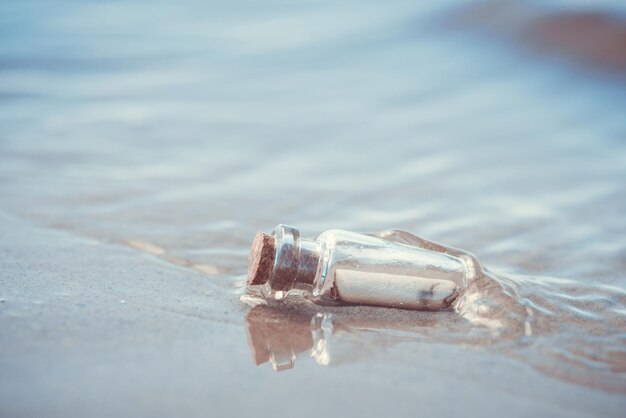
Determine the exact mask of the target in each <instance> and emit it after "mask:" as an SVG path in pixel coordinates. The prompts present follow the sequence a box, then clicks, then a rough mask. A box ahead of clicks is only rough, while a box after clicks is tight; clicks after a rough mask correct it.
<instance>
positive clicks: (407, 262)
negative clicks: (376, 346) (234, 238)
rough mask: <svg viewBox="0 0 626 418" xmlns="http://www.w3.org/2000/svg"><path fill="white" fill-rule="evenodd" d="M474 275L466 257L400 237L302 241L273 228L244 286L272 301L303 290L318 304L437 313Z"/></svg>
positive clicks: (254, 252)
mask: <svg viewBox="0 0 626 418" xmlns="http://www.w3.org/2000/svg"><path fill="white" fill-rule="evenodd" d="M479 274H480V267H479V265H478V262H477V260H476V259H475V258H474V257H473V256H472V255H471V254H468V253H465V252H463V251H459V250H455V249H453V248H448V247H444V246H442V245H439V244H435V243H432V242H430V241H426V240H424V239H422V238H419V237H416V236H415V235H412V234H409V233H407V232H404V231H395V230H393V231H387V232H383V233H381V234H378V235H376V236H374V235H364V234H357V233H353V232H348V231H341V230H330V231H326V232H324V233H322V234H321V235H319V236H318V237H317V238H316V239H305V238H301V237H300V232H299V231H298V229H296V228H293V227H289V226H285V225H278V226H277V227H276V229H275V230H274V232H273V233H272V235H267V234H265V233H262V232H259V233H258V234H257V236H256V237H255V240H254V242H253V244H252V249H251V252H250V264H249V270H248V284H249V285H250V286H257V285H261V290H262V293H263V294H265V295H266V296H273V297H275V298H280V297H281V296H283V295H284V294H285V292H287V291H290V290H292V289H301V290H304V291H306V292H307V293H309V294H310V295H312V296H313V297H314V298H316V299H317V300H322V301H338V302H346V303H353V304H365V305H379V306H390V307H396V308H405V309H425V310H436V309H444V308H446V307H448V306H450V305H451V304H452V302H453V301H454V300H455V299H456V298H457V296H458V295H459V293H460V292H461V291H462V290H463V289H464V288H466V287H467V284H468V282H469V281H470V280H472V279H473V278H474V277H477V276H478V275H479Z"/></svg>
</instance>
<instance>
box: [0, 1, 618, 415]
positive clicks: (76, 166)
mask: <svg viewBox="0 0 626 418" xmlns="http://www.w3.org/2000/svg"><path fill="white" fill-rule="evenodd" d="M472 4H473V3H469V5H468V4H465V3H462V4H456V3H449V4H448V3H446V4H439V5H437V6H425V5H413V4H412V2H402V1H398V2H394V5H393V7H390V5H389V4H387V3H385V4H382V3H379V2H366V3H363V2H359V3H358V4H357V3H350V2H348V3H341V4H335V3H302V4H298V5H295V4H291V3H281V2H275V3H271V4H264V5H260V4H257V3H247V2H235V3H234V2H224V3H211V4H205V2H193V1H190V2H185V3H184V4H177V5H173V4H170V3H168V2H150V3H141V2H137V3H127V2H98V3H92V2H76V3H74V2H37V1H21V2H13V3H9V2H4V3H3V4H2V5H0V202H2V203H1V208H2V211H3V213H5V214H7V215H6V216H13V217H15V218H16V219H20V220H21V221H25V222H27V223H28V224H30V225H35V226H37V227H38V228H44V229H47V228H53V229H57V230H62V231H67V232H69V233H71V234H72V235H74V236H78V237H81V239H83V238H85V239H89V240H94V242H97V243H101V244H103V245H104V244H106V245H108V244H113V246H120V247H128V248H131V249H132V251H134V253H135V254H136V255H137V256H138V257H139V256H144V255H145V256H147V257H148V260H150V263H152V264H154V265H156V266H163V268H164V269H166V268H169V266H172V265H173V266H177V268H180V269H182V272H183V273H182V274H183V276H184V275H185V274H188V275H192V274H200V275H202V282H201V283H202V287H203V288H204V289H206V295H205V296H203V298H202V299H201V301H200V302H198V301H194V303H195V304H194V305H193V306H184V304H183V306H178V305H177V306H176V307H175V308H173V311H174V312H175V313H183V314H185V315H190V316H197V317H200V318H203V319H207V320H209V321H213V323H215V325H214V326H216V327H221V326H223V325H224V324H226V325H229V327H226V328H224V329H222V330H221V331H220V332H221V334H219V338H221V339H223V340H224V342H222V343H220V344H224V345H230V344H233V345H236V346H237V347H238V348H237V349H236V350H234V351H233V352H234V353H240V351H239V350H240V349H242V347H243V348H244V349H245V351H246V352H247V351H248V347H247V346H245V341H244V340H243V339H242V340H241V341H239V340H238V339H237V338H239V337H238V336H243V335H244V334H245V333H246V332H248V334H250V335H251V337H250V347H249V348H250V349H252V351H253V355H254V356H255V357H254V359H255V361H257V362H262V361H269V360H270V356H271V355H274V356H275V357H276V358H274V363H276V364H286V365H287V366H289V367H290V366H292V365H293V364H292V363H293V361H294V360H293V356H294V355H296V353H300V354H299V356H298V357H299V358H298V359H296V364H295V368H294V369H293V370H292V371H287V372H285V374H288V373H295V372H296V370H298V369H299V368H300V367H305V368H306V374H305V375H304V376H305V377H304V378H310V379H321V380H323V379H324V376H320V375H319V374H317V373H318V372H316V371H312V369H311V368H308V367H306V366H305V364H307V361H306V359H304V358H302V357H303V356H304V357H306V356H307V355H313V357H314V358H315V359H316V360H317V362H318V363H319V364H322V365H325V366H327V367H328V368H329V369H332V368H333V367H338V368H341V367H345V366H342V365H344V364H352V363H357V364H358V365H359V367H372V370H379V371H380V369H379V368H381V367H382V368H383V369H384V368H385V367H387V369H389V370H391V369H393V370H396V369H397V368H398V369H402V370H404V368H407V369H410V364H411V356H416V357H417V356H421V355H423V354H424V350H430V348H424V343H427V344H431V347H439V344H443V345H448V346H450V347H453V348H446V349H444V351H445V350H452V349H456V348H459V349H461V351H460V353H463V354H458V352H456V354H455V355H457V356H459V355H460V356H467V361H468V364H473V365H474V367H476V364H477V363H476V362H477V361H478V363H480V362H481V361H483V360H475V359H474V357H473V356H475V355H477V354H476V352H478V353H481V354H480V355H483V354H485V355H486V360H484V361H485V362H486V363H489V362H491V361H502V359H504V361H508V359H511V361H514V362H517V363H516V366H515V367H526V366H528V367H530V368H532V369H533V370H536V371H539V373H541V374H543V375H545V376H547V377H548V378H549V379H554V381H564V382H567V383H568V384H572V385H574V386H575V387H578V386H580V387H584V388H588V389H589V391H596V392H603V393H607V394H617V396H616V397H615V398H611V399H612V402H614V405H623V404H624V397H623V395H624V394H625V393H626V348H625V347H626V344H625V343H626V341H625V340H626V273H625V272H626V222H625V221H624V213H625V212H626V197H625V196H626V181H625V179H626V144H625V142H624V139H625V138H626V118H624V109H625V108H626V107H625V105H626V90H625V88H624V86H625V84H624V83H625V79H624V73H623V68H622V67H620V66H619V63H620V62H621V61H619V60H617V61H615V62H617V64H615V65H613V64H612V63H614V61H609V64H611V65H608V64H607V65H598V66H594V65H589V61H590V59H591V60H592V61H593V59H594V58H597V57H595V56H592V57H591V58H590V57H589V56H587V55H585V54H587V50H586V49H582V50H578V49H576V48H565V47H562V44H561V43H559V42H552V43H547V45H548V46H549V47H546V48H543V49H540V50H537V48H536V47H535V46H536V45H537V44H541V43H542V42H541V38H539V40H538V41H537V39H536V38H533V39H530V41H529V40H528V39H527V38H525V36H526V34H527V33H528V32H529V30H528V28H534V27H540V28H542V27H544V26H542V25H546V24H548V25H549V22H550V20H549V19H548V20H546V19H543V17H545V16H552V15H551V13H555V14H556V15H557V16H558V15H559V14H560V15H567V14H568V13H576V12H577V11H579V10H591V11H593V12H594V13H600V14H603V15H606V16H611V17H615V19H616V20H615V22H614V23H613V24H614V25H616V26H617V29H615V31H616V35H615V37H616V39H617V40H616V41H615V43H616V45H617V46H618V47H619V45H621V44H620V43H619V42H620V39H621V38H619V36H621V35H620V34H621V33H622V32H620V30H622V31H623V28H624V25H623V21H622V20H620V19H621V17H620V16H623V9H621V10H620V9H618V5H615V4H612V3H603V4H602V5H598V6H594V8H593V9H590V8H591V7H592V6H590V5H587V4H585V3H584V2H583V3H580V4H577V5H576V8H573V7H572V8H570V9H568V8H567V7H566V6H564V5H560V4H558V3H549V4H547V5H537V6H533V8H532V9H530V10H531V11H532V13H527V14H525V15H524V16H527V20H524V19H521V20H520V21H517V20H516V24H517V25H520V26H521V27H522V28H526V30H522V31H508V30H503V29H502V27H501V26H498V25H490V26H488V27H487V26H484V25H483V24H484V22H483V21H482V20H481V19H467V20H464V19H459V16H461V17H463V16H465V14H466V13H467V10H468V8H469V10H473V9H472V7H473V6H472ZM506 4H515V3H506ZM487 5H488V6H489V4H487ZM483 7H485V5H484V4H483ZM478 10H481V9H478ZM505 11H506V9H505ZM503 13H504V12H503ZM504 15H505V16H506V13H504ZM505 21H506V20H505ZM459 22H462V23H459ZM481 22H482V23H481ZM537 22H540V24H539V26H536V25H537V24H538V23H537ZM546 22H547V23H546ZM565 22H566V23H567V22H568V20H567V19H565ZM575 23H576V24H584V23H585V22H584V21H583V22H582V23H581V22H580V21H578V20H576V21H575ZM620 25H622V26H620ZM504 27H505V28H506V27H507V26H506V25H504ZM516 27H519V26H516ZM615 31H614V32H615ZM549 33H550V34H551V33H552V32H549ZM603 33H604V32H603ZM612 33H613V32H611V31H607V32H606V33H604V35H603V36H606V37H607V38H606V39H605V38H602V40H603V42H609V44H610V42H612V41H611V39H613V38H611V36H613V35H611V34H612ZM540 34H541V33H540ZM540 34H539V35H540ZM607 39H608V40H607ZM529 45H530V46H529ZM607 45H608V44H607ZM611 51H613V50H611ZM619 51H620V49H619V48H618V49H617V52H615V51H613V52H611V54H613V55H615V54H617V55H618V57H619V56H620V55H619V54H620V52H619ZM621 53H622V54H623V51H622V52H621ZM621 56H623V55H621ZM581 57H582V58H581ZM598 60H599V58H598V59H597V60H596V61H598ZM596 61H594V62H596ZM603 63H604V61H602V62H601V64H603ZM278 223H287V224H293V225H296V226H298V227H300V228H301V230H302V231H303V233H304V234H306V235H311V236H313V235H316V234H317V233H319V232H321V231H323V230H325V229H329V228H342V229H348V230H355V231H374V230H381V229H386V228H401V229H405V230H409V231H412V232H415V233H417V234H419V235H421V236H424V237H427V238H429V239H432V240H435V241H439V242H442V243H445V244H448V245H451V246H455V247H459V248H463V249H466V250H469V251H471V252H473V253H475V254H476V255H477V256H478V257H479V258H480V260H481V261H482V262H483V264H484V265H485V266H487V268H489V270H490V272H491V274H490V276H489V277H487V278H485V279H484V280H482V281H480V282H478V283H476V284H475V286H473V287H472V288H471V289H469V290H468V292H467V293H466V295H465V296H464V297H465V298H466V300H465V302H466V303H465V304H464V306H463V308H460V309H459V313H455V312H444V313H420V312H403V311H396V310H381V309H375V308H363V307H350V308H344V309H337V308H329V307H320V306H315V305H309V304H307V303H297V302H287V303H286V304H282V305H279V306H275V305H274V304H270V305H263V304H261V305H259V306H256V307H254V308H252V309H250V308H249V307H248V305H246V304H245V303H241V302H240V301H239V298H240V297H241V295H242V294H243V293H244V289H243V282H244V280H245V278H244V277H243V276H244V275H245V272H246V264H247V253H248V249H249V245H250V241H251V240H252V238H253V236H254V233H255V232H256V231H257V230H259V229H262V230H266V231H267V230H271V228H273V227H274V226H275V225H276V224H278ZM7 239H9V241H7V242H10V237H9V238H7ZM120 263H122V261H121V260H120ZM120 265H122V264H120ZM155 268H161V267H155ZM140 271H141V270H140ZM150 274H151V273H149V272H148V271H147V270H146V271H145V276H142V275H141V274H140V275H139V276H141V277H143V278H142V280H143V281H144V282H146V281H147V282H150V280H151V279H150V277H152V276H151V275H150ZM96 280H98V279H96ZM102 280H104V278H103V279H102ZM128 286H129V287H128V289H129V290H128V294H127V295H126V296H124V298H125V299H124V301H127V300H128V301H129V302H130V303H131V304H132V303H133V302H134V303H137V304H143V305H142V306H144V305H145V306H155V307H157V306H159V303H160V302H159V301H156V300H134V301H133V295H135V294H134V293H133V290H132V283H130V284H128ZM142 286H143V284H142ZM165 291H167V289H165ZM4 292H5V294H6V295H8V296H4V298H5V299H6V300H7V301H8V302H10V300H11V297H12V296H11V293H10V292H9V291H7V290H5V291H4ZM224 299H226V300H224ZM161 308H162V307H161ZM7 309H8V308H7ZM16 309H17V308H16ZM168 309H169V308H168ZM18 311H19V309H18V310H14V311H12V310H11V309H9V310H8V312H9V313H10V312H18ZM19 312H21V311H19ZM5 318H9V319H10V318H11V316H10V315H9V316H5ZM230 325H232V326H230ZM244 328H247V330H246V329H244ZM255 335H256V337H255ZM314 337H315V338H314ZM255 338H260V341H262V345H263V347H262V349H260V350H259V347H257V346H255ZM268 338H269V339H270V340H271V341H273V342H272V343H271V344H269V345H267V341H266V339H268ZM294 339H295V340H294ZM7 344H8V345H9V346H10V342H5V345H7ZM312 344H315V346H312ZM398 346H402V349H401V351H400V352H397V351H396V348H395V347H398ZM268 347H269V348H268ZM272 347H273V348H272ZM433 349H434V348H433ZM394 353H395V354H394ZM237 355H238V354H237ZM157 357H158V356H157ZM278 357H280V358H278ZM382 357H384V361H383V360H381V358H382ZM239 360H240V361H241V362H243V363H244V364H245V365H246V366H245V367H250V368H252V367H254V362H253V361H252V360H250V358H249V353H247V354H246V356H245V357H242V358H240V359H239ZM381 361H382V362H383V363H382V364H386V365H387V366H381V365H380V364H381ZM438 364H439V363H437V362H435V365H434V366H433V369H432V374H431V377H432V375H435V376H436V375H437V373H441V374H448V373H450V370H448V369H446V367H444V366H440V365H438ZM387 369H385V370H387ZM359 370H360V371H357V372H355V378H354V379H355V382H354V384H357V383H358V380H359V379H362V378H363V376H366V375H367V374H366V372H364V371H363V369H359ZM507 370H508V369H507ZM215 373H216V375H217V376H219V378H220V379H227V380H228V379H234V378H232V377H228V376H229V375H228V373H227V372H225V371H221V372H220V371H219V370H217V369H216V370H215ZM265 373H271V369H268V370H263V377H259V376H260V375H258V374H257V375H255V376H256V377H254V378H252V377H251V379H258V380H254V381H255V382H256V381H258V382H262V381H266V379H269V378H268V377H267V376H265ZM381 373H383V372H381ZM503 373H504V377H500V379H505V380H506V379H507V377H510V378H511V379H514V378H515V375H513V374H512V372H511V376H508V373H509V372H508V371H505V372H503ZM299 376H300V377H299V378H300V379H302V378H303V377H302V376H303V375H299ZM408 378H409V377H405V379H408ZM398 379H399V381H400V382H402V381H403V378H402V377H399V378H398ZM234 380H236V379H234ZM444 380H445V379H444ZM444 380H442V381H444ZM514 386H515V385H512V387H511V389H510V391H509V392H510V393H512V394H513V395H515V393H516V392H515V391H516V389H515V388H514ZM481 388H483V389H484V391H485V392H488V391H489V390H490V389H489V385H488V384H486V383H479V384H478V390H480V389H481ZM572 390H573V389H572ZM577 390H578V389H577ZM596 392H593V393H596ZM572 393H573V392H572ZM583 393H587V392H583ZM525 396H528V397H529V398H530V399H534V400H536V399H537V398H536V397H535V395H525ZM594 399H595V398H594ZM293 402H296V401H295V400H294V401H293ZM589 402H591V403H592V404H593V402H594V401H593V400H590V401H589ZM496 406H497V402H496ZM604 407H605V408H607V405H604ZM406 410H410V408H407V409H406ZM615 410H619V408H618V409H614V410H613V412H614V411H615ZM595 411H596V412H598V411H599V409H595ZM562 412H563V413H567V412H568V411H567V410H565V409H563V410H562ZM570 412H571V411H570ZM604 412H606V413H607V414H608V415H610V414H611V413H610V411H608V410H607V411H604Z"/></svg>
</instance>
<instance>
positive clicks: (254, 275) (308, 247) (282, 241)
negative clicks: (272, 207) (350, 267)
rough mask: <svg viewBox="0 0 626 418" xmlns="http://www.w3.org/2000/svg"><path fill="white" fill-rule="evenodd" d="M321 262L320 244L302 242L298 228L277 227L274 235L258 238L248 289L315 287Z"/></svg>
mask: <svg viewBox="0 0 626 418" xmlns="http://www.w3.org/2000/svg"><path fill="white" fill-rule="evenodd" d="M319 261H320V245H319V243H317V242H316V241H314V240H308V239H301V238H300V231H299V230H298V228H294V227H292V226H288V225H282V224H281V225H278V226H277V227H276V228H275V229H274V231H273V232H272V235H268V234H266V233H264V232H258V233H257V234H256V236H255V238H254V242H253V243H252V247H251V249H250V258H249V262H248V285H251V286H253V285H266V286H268V285H269V287H270V288H271V290H272V291H279V290H290V289H292V288H293V287H294V286H296V284H303V285H312V284H313V281H314V280H315V276H316V274H317V270H318V266H319Z"/></svg>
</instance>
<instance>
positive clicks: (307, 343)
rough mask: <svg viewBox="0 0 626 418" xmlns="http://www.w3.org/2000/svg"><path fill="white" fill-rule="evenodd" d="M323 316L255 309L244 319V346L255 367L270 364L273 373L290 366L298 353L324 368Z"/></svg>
mask: <svg viewBox="0 0 626 418" xmlns="http://www.w3.org/2000/svg"><path fill="white" fill-rule="evenodd" d="M325 320H326V315H324V314H322V313H311V312H310V311H298V310H289V311H287V312H285V311H283V310H279V309H273V308H272V307H269V306H266V305H258V306H255V307H254V308H252V309H251V310H250V312H248V315H247V316H246V330H247V331H248V344H249V346H250V350H251V351H252V356H253V358H254V362H255V363H256V364H257V365H260V364H263V363H266V362H270V363H271V365H272V368H273V369H274V370H276V371H283V370H288V369H291V368H293V367H294V365H295V360H296V356H297V355H298V354H302V355H306V356H310V357H313V358H315V359H316V361H317V363H318V364H321V365H327V364H328V361H329V355H328V353H327V351H326V339H325V332H326V331H325V329H324V326H323V323H324V321H325Z"/></svg>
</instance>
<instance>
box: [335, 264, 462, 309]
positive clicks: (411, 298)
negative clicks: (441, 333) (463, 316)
mask: <svg viewBox="0 0 626 418" xmlns="http://www.w3.org/2000/svg"><path fill="white" fill-rule="evenodd" d="M335 288H336V291H337V293H338V297H339V299H341V300H342V301H344V302H348V303H355V304H363V305H379V306H390V307H397V308H405V309H421V310H436V309H443V308H446V307H448V306H450V304H451V303H452V301H453V300H454V299H455V298H456V296H457V294H458V288H457V286H456V285H455V283H454V282H451V281H448V280H437V279H428V278H423V277H417V276H403V275H397V274H388V273H373V272H364V271H359V270H339V269H338V270H336V271H335Z"/></svg>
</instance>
